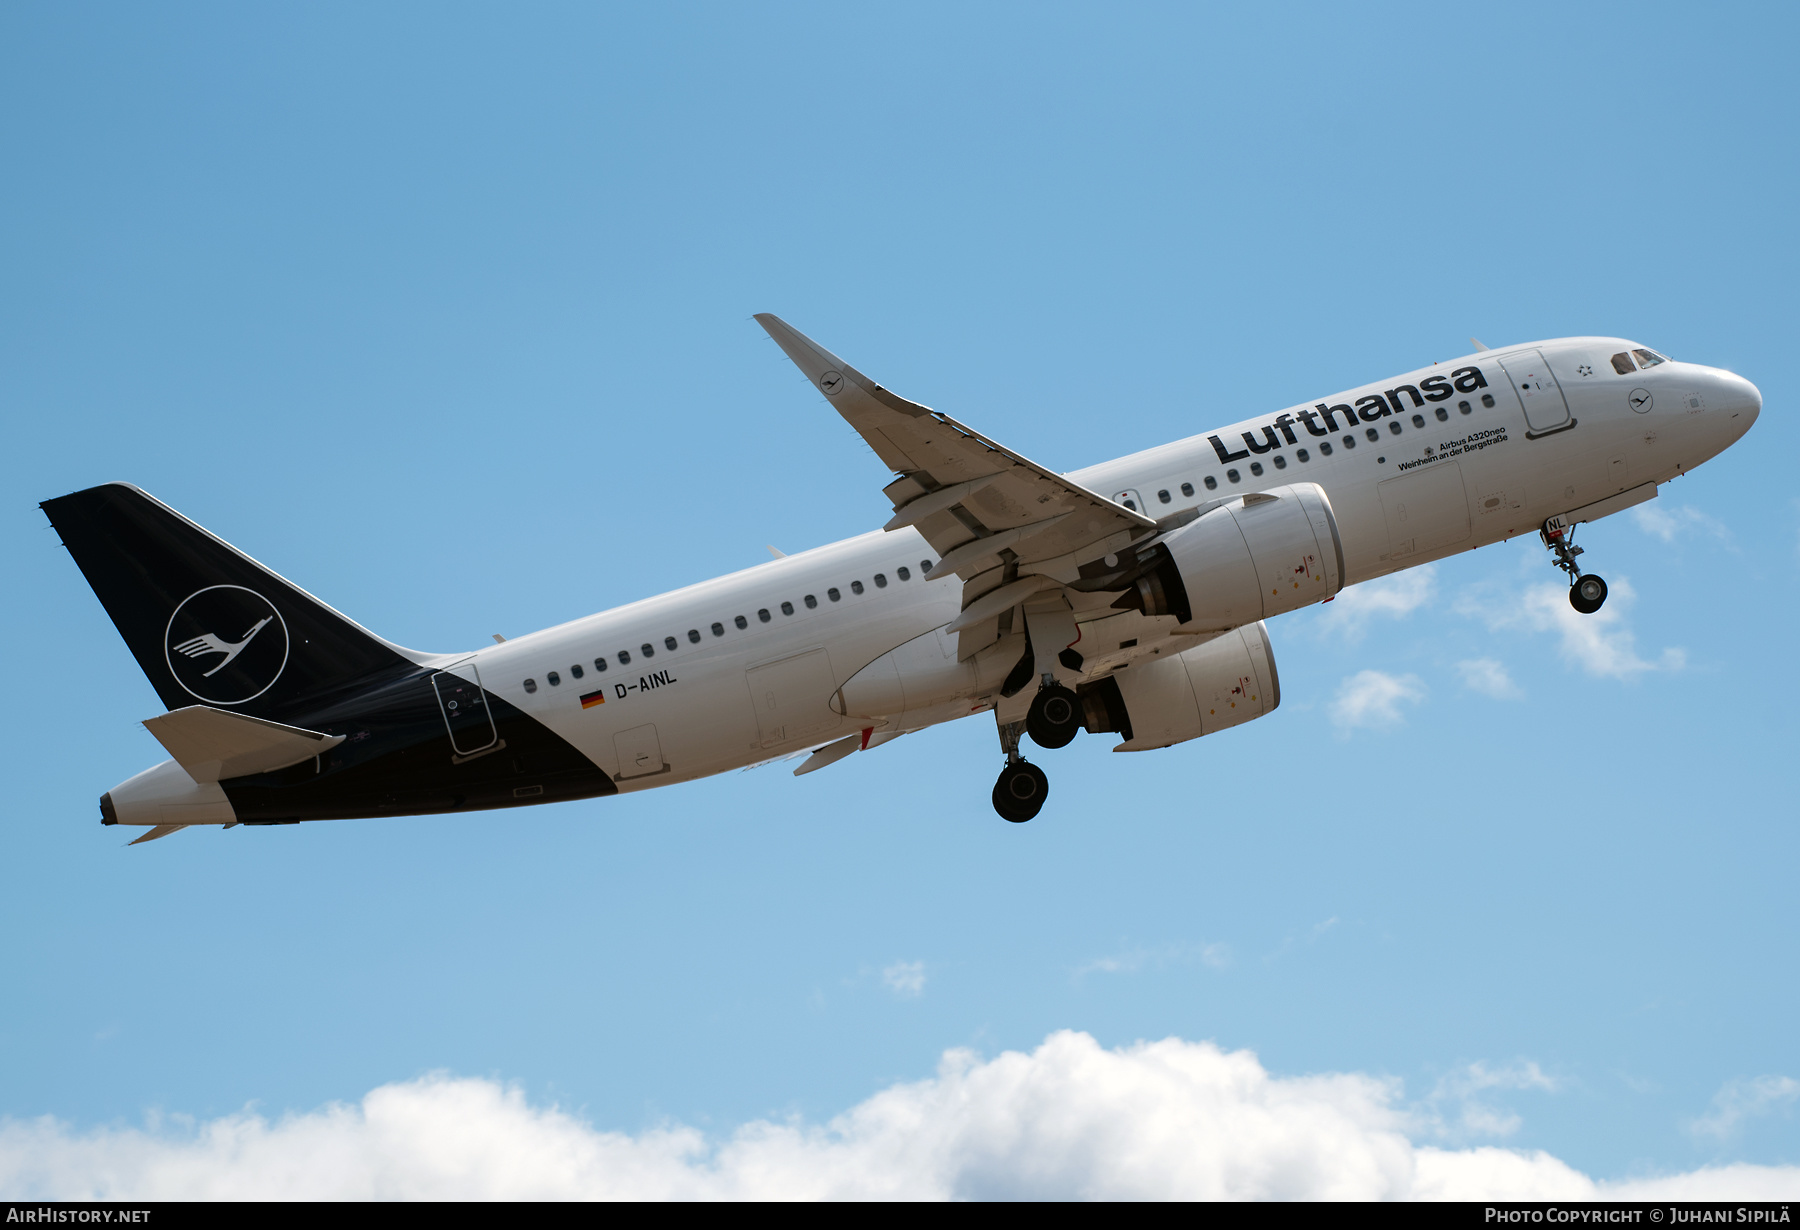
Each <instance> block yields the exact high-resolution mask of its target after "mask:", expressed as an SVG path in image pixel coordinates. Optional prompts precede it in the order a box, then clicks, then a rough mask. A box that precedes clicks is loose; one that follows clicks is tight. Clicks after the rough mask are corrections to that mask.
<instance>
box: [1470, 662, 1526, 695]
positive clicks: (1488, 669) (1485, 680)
mask: <svg viewBox="0 0 1800 1230" xmlns="http://www.w3.org/2000/svg"><path fill="white" fill-rule="evenodd" d="M1456 670H1457V673H1458V674H1460V675H1461V676H1462V681H1463V686H1464V687H1465V688H1468V689H1469V691H1471V692H1480V693H1481V694H1482V695H1483V696H1492V697H1493V698H1494V699H1495V700H1517V699H1519V697H1521V696H1523V695H1524V693H1523V692H1522V691H1520V690H1519V685H1518V684H1516V683H1514V682H1513V679H1512V676H1511V675H1509V674H1507V673H1506V665H1505V664H1504V663H1502V662H1500V661H1498V660H1497V659H1494V658H1467V659H1464V660H1463V661H1461V662H1458V663H1457V664H1456Z"/></svg>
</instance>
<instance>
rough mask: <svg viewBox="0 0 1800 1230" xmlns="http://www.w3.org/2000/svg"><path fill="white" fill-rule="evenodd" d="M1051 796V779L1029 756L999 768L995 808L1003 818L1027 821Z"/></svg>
mask: <svg viewBox="0 0 1800 1230" xmlns="http://www.w3.org/2000/svg"><path fill="white" fill-rule="evenodd" d="M1049 797H1050V779H1049V778H1047V777H1045V776H1044V771H1043V770H1042V769H1040V768H1038V767H1037V766H1036V765H1034V764H1032V763H1031V762H1030V761H1028V760H1015V761H1013V762H1012V763H1011V764H1009V765H1007V766H1006V767H1005V768H1004V769H1002V770H1000V780H999V781H997V782H995V783H994V810H995V811H997V812H999V813H1000V818H1001V819H1002V820H1010V821H1012V822H1013V823H1014V824H1024V823H1025V822H1026V821H1027V820H1029V819H1031V818H1032V817H1033V816H1035V815H1037V814H1038V812H1040V811H1042V810H1043V807H1044V800H1045V799H1047V798H1049Z"/></svg>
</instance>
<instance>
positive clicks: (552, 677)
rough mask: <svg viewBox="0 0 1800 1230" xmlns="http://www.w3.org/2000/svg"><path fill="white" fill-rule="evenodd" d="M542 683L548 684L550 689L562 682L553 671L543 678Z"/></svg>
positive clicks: (559, 676) (560, 677)
mask: <svg viewBox="0 0 1800 1230" xmlns="http://www.w3.org/2000/svg"><path fill="white" fill-rule="evenodd" d="M544 682H546V683H548V684H549V685H550V686H551V687H556V686H557V685H558V684H560V683H561V682H562V676H561V675H559V674H557V673H556V672H555V671H551V672H550V673H549V674H548V675H545V676H544Z"/></svg>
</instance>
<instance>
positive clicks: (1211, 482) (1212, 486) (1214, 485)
mask: <svg viewBox="0 0 1800 1230" xmlns="http://www.w3.org/2000/svg"><path fill="white" fill-rule="evenodd" d="M1218 487H1219V480H1218V479H1216V478H1214V477H1213V476H1212V475H1210V474H1208V475H1207V476H1206V489H1207V490H1208V491H1216V490H1218Z"/></svg>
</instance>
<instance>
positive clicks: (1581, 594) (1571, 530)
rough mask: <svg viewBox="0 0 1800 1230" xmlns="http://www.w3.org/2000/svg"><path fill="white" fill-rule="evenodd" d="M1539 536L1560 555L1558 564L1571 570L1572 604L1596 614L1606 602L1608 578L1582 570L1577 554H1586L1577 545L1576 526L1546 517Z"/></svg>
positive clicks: (1570, 597)
mask: <svg viewBox="0 0 1800 1230" xmlns="http://www.w3.org/2000/svg"><path fill="white" fill-rule="evenodd" d="M1538 537H1539V538H1541V539H1543V540H1544V546H1546V547H1548V548H1549V549H1550V552H1551V553H1552V554H1553V555H1555V556H1556V566H1557V567H1558V568H1561V569H1562V570H1563V571H1564V572H1566V573H1568V574H1569V605H1570V606H1572V607H1574V608H1575V609H1576V610H1577V611H1580V612H1581V613H1582V614H1583V615H1592V614H1593V613H1594V612H1595V611H1598V610H1599V609H1600V608H1601V607H1602V606H1605V605H1606V578H1604V577H1602V576H1599V575H1598V574H1596V573H1591V572H1583V571H1581V566H1580V565H1578V564H1577V563H1576V562H1575V557H1576V556H1577V555H1581V554H1583V551H1582V548H1580V547H1578V546H1576V545H1575V527H1574V526H1572V525H1567V526H1565V525H1557V524H1556V523H1555V521H1554V520H1551V521H1546V522H1544V528H1543V529H1541V530H1539V531H1538Z"/></svg>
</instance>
